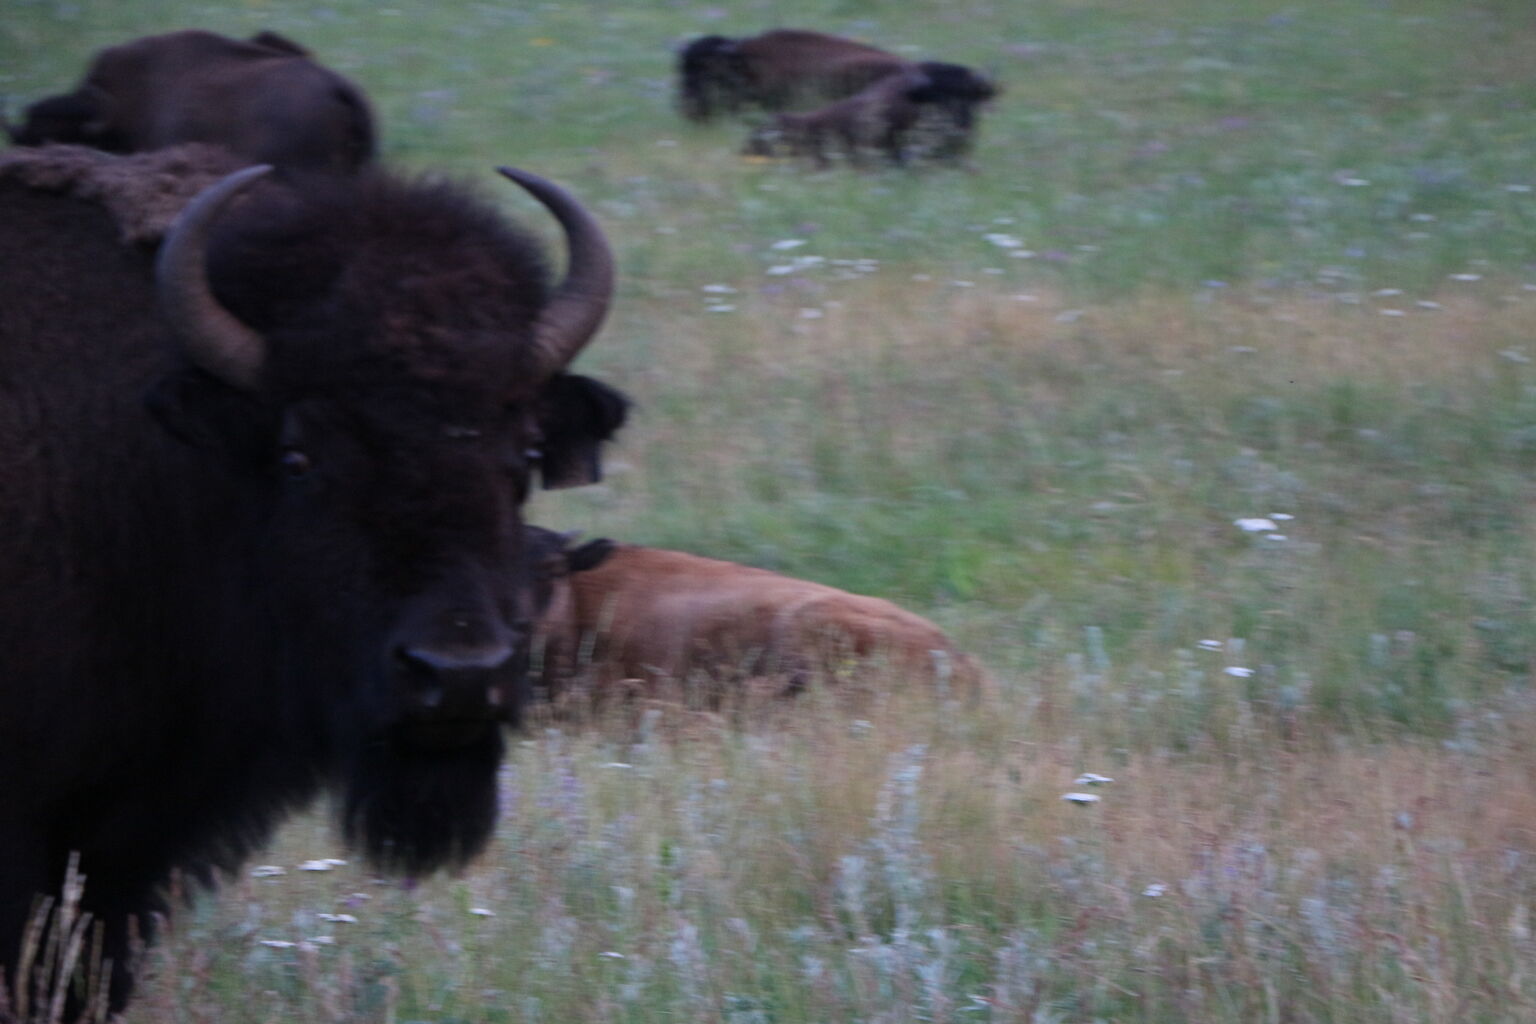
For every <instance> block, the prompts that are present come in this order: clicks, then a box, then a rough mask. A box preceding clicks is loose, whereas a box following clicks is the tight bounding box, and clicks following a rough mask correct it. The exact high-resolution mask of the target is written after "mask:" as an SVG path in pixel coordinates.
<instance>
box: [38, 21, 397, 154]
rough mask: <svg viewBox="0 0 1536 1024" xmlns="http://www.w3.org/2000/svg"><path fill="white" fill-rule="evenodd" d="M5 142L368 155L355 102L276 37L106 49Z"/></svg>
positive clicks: (365, 119) (343, 84)
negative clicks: (70, 87)
mask: <svg viewBox="0 0 1536 1024" xmlns="http://www.w3.org/2000/svg"><path fill="white" fill-rule="evenodd" d="M10 133H11V140H12V141H13V142H15V143H16V144H18V145H23V146H39V145H42V144H44V143H48V142H62V143H69V144H74V145H82V146H92V147H95V148H97V149H102V150H106V151H108V152H113V153H137V152H145V151H149V150H156V149H164V148H165V147H168V146H174V145H178V144H180V143H184V142H206V143H214V144H217V145H222V146H225V147H226V148H228V149H230V150H231V151H232V152H234V153H236V154H238V155H240V156H242V157H244V158H245V159H247V160H248V161H252V162H261V163H270V164H275V165H277V166H280V167H281V166H290V167H301V168H306V169H311V170H330V171H353V170H356V169H357V168H358V167H359V166H361V165H363V164H365V163H367V162H368V161H370V160H371V159H372V158H373V153H374V127H373V114H372V112H371V111H370V109H369V105H368V101H367V99H366V98H365V97H364V96H363V94H362V92H361V91H360V90H359V89H358V88H357V87H356V86H355V85H353V84H352V83H351V82H349V81H348V80H347V79H345V78H343V77H342V76H341V75H338V74H336V73H335V72H334V71H331V70H329V69H328V68H325V67H322V66H321V65H319V64H317V63H315V61H314V60H313V59H311V57H310V55H309V53H308V51H306V50H305V49H304V48H303V47H301V46H299V45H298V44H297V43H294V42H293V41H292V40H289V39H286V38H284V37H283V36H280V35H277V34H276V33H272V32H263V33H260V34H259V35H256V36H253V37H252V38H251V39H249V40H239V39H229V38H226V37H224V36H220V35H215V34H214V33H212V32H200V31H184V32H168V33H166V34H164V35H157V36H145V37H144V38H142V39H135V40H133V41H132V42H128V43H123V44H122V45H121V46H113V47H110V48H108V49H105V50H102V51H101V52H100V53H98V54H96V56H95V58H94V59H93V60H92V61H91V65H90V68H89V69H88V70H87V71H86V74H85V77H84V78H83V79H82V80H81V82H80V84H79V85H78V86H76V87H75V89H74V90H73V91H71V92H68V93H64V94H61V95H58V96H51V97H49V98H47V99H43V100H39V101H38V102H36V103H34V104H32V106H31V107H29V108H28V109H27V112H26V119H25V120H24V121H23V122H22V123H21V124H20V125H18V126H13V127H11V128H10Z"/></svg>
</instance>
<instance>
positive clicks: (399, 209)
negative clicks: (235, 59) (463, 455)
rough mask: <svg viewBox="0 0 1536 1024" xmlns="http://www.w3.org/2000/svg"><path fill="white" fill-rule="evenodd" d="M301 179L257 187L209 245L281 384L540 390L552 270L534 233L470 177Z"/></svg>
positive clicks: (220, 280)
mask: <svg viewBox="0 0 1536 1024" xmlns="http://www.w3.org/2000/svg"><path fill="white" fill-rule="evenodd" d="M301 185H302V187H300V188H292V189H290V188H286V187H284V186H283V184H282V183H281V182H277V183H272V184H266V185H261V186H258V187H256V188H254V189H253V190H252V191H251V193H250V194H249V197H248V199H247V200H246V201H243V202H238V203H236V204H235V205H234V206H233V207H232V209H231V210H230V211H229V212H228V213H227V214H226V215H225V216H224V217H223V218H222V219H221V221H220V223H219V225H218V226H217V228H216V230H215V232H214V236H213V239H212V241H211V243H210V248H209V277H210V280H211V281H212V283H213V287H214V291H215V294H216V295H217V296H218V298H219V300H220V302H222V303H223V304H224V305H225V307H226V308H228V309H229V310H230V312H232V313H234V314H235V315H236V316H237V317H239V318H240V319H241V320H242V321H244V322H245V323H248V324H250V325H251V326H252V327H255V328H256V329H257V330H259V331H261V332H262V333H263V334H264V335H265V336H266V338H267V341H268V345H269V352H270V359H271V365H270V380H271V383H272V385H273V386H274V387H275V388H278V389H280V390H282V389H287V388H293V389H298V390H303V391H310V392H313V391H316V390H325V389H327V388H332V387H339V386H344V387H363V388H367V389H368V390H369V391H370V392H372V393H374V394H378V393H384V392H387V391H388V390H389V388H390V387H391V379H392V378H395V379H397V378H398V377H399V376H400V375H402V374H403V375H404V376H406V377H408V378H410V380H411V381H412V384H413V386H415V387H422V386H425V387H426V388H427V390H428V391H431V392H436V393H441V394H442V395H444V396H445V400H446V401H449V402H453V401H462V400H464V396H468V395H473V394H475V393H477V392H485V391H487V390H489V391H491V392H495V393H496V394H498V395H499V396H500V397H499V401H502V402H505V401H509V400H513V399H517V398H524V397H528V396H529V395H531V393H532V392H531V388H532V386H533V385H534V384H536V383H538V379H537V376H536V375H535V374H534V373H533V372H532V366H531V364H530V363H529V362H528V360H529V358H530V352H529V349H530V346H529V344H528V341H529V339H530V337H531V334H532V329H533V324H534V323H535V321H536V320H537V318H538V315H539V312H540V311H541V310H542V309H543V307H544V304H545V302H546V299H547V295H548V278H549V274H548V271H547V268H546V265H545V262H544V259H543V255H542V252H541V247H540V246H539V244H538V243H537V242H536V241H535V240H534V239H533V238H532V237H531V236H530V235H528V234H527V233H526V232H524V231H523V230H521V229H520V228H517V227H515V226H514V225H512V224H510V223H509V222H508V221H507V220H506V218H505V217H504V216H503V215H502V214H501V213H500V211H499V210H497V209H496V207H495V206H494V205H492V204H491V203H489V202H488V201H486V200H484V199H482V198H479V197H478V196H476V195H474V194H473V193H472V192H470V191H469V190H467V189H465V188H464V187H462V186H458V185H448V184H445V183H442V182H434V181H409V180H401V179H398V178H394V177H391V176H388V175H384V174H378V173H365V174H363V175H361V176H359V177H355V178H349V179H338V178H330V177H325V178H316V179H309V180H304V181H302V182H301ZM452 396H459V397H452Z"/></svg>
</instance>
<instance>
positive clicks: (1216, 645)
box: [1195, 640, 1221, 651]
mask: <svg viewBox="0 0 1536 1024" xmlns="http://www.w3.org/2000/svg"><path fill="white" fill-rule="evenodd" d="M1195 646H1196V647H1198V648H1200V649H1201V650H1202V651H1219V650H1221V641H1220V640H1201V641H1200V642H1199V643H1197V644H1196V645H1195Z"/></svg>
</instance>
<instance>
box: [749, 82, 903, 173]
mask: <svg viewBox="0 0 1536 1024" xmlns="http://www.w3.org/2000/svg"><path fill="white" fill-rule="evenodd" d="M929 91H931V84H930V81H929V78H928V76H927V75H925V74H924V73H922V72H921V71H918V70H916V69H909V70H906V71H900V72H897V73H896V74H893V75H887V76H886V77H885V78H882V79H880V80H879V81H877V82H875V83H874V84H873V85H870V86H866V87H865V88H864V89H863V90H861V91H859V92H857V93H855V94H854V95H852V96H850V97H848V98H847V99H844V100H838V101H837V102H836V103H831V104H828V105H827V106H825V107H822V108H821V109H820V110H813V111H811V112H810V113H808V114H775V115H774V116H773V119H772V120H770V121H769V122H767V123H766V124H764V125H762V126H760V127H759V128H757V129H756V130H754V131H753V133H752V135H751V137H750V138H749V139H748V140H747V145H746V148H745V150H744V152H745V153H746V154H747V155H749V156H777V155H779V154H780V153H784V154H787V155H789V156H795V157H806V158H808V159H810V160H811V162H812V163H814V164H815V165H816V166H817V167H829V166H831V163H832V161H831V159H830V158H829V155H828V154H829V152H830V151H831V150H833V149H834V148H835V149H838V150H841V151H842V152H843V154H844V155H845V156H846V157H847V158H848V162H849V163H850V164H854V165H861V164H863V163H864V162H865V156H866V155H867V154H869V153H871V152H875V153H880V154H882V155H884V156H885V158H886V159H888V160H889V161H890V162H891V163H893V164H898V165H900V164H904V163H906V162H907V156H908V147H909V136H910V134H911V132H912V129H913V128H914V127H916V126H917V124H918V120H919V118H920V117H921V116H922V113H923V101H922V99H921V97H922V96H923V95H924V94H925V93H927V92H929Z"/></svg>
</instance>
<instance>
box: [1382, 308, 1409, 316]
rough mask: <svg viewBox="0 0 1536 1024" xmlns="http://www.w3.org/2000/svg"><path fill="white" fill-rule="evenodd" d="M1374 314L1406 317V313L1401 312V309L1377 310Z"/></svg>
mask: <svg viewBox="0 0 1536 1024" xmlns="http://www.w3.org/2000/svg"><path fill="white" fill-rule="evenodd" d="M1376 312H1378V313H1380V314H1381V315H1382V316H1407V315H1408V314H1407V313H1405V312H1403V311H1402V310H1401V309H1378V310H1377V311H1376Z"/></svg>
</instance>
